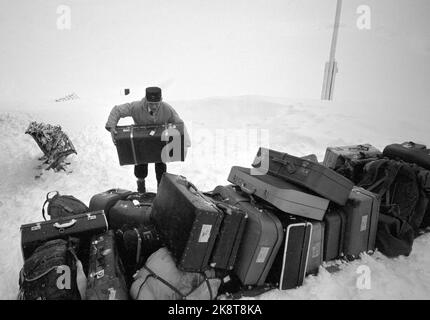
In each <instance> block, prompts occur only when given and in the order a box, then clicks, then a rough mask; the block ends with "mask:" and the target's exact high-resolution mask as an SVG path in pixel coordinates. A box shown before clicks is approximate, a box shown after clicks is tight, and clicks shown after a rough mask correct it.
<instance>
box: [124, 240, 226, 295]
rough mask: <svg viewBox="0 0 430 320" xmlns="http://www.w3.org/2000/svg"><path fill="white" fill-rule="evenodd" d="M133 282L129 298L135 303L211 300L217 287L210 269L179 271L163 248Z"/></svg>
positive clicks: (212, 270)
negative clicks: (142, 301) (203, 271)
mask: <svg viewBox="0 0 430 320" xmlns="http://www.w3.org/2000/svg"><path fill="white" fill-rule="evenodd" d="M134 279H135V280H134V282H133V284H132V286H131V289H130V295H131V297H132V298H133V299H135V300H184V299H186V300H213V299H215V298H216V296H217V294H218V288H219V286H220V284H221V280H220V279H218V278H215V271H214V269H208V270H206V273H199V272H185V271H181V270H179V269H178V268H177V267H176V264H175V261H174V260H173V257H172V255H171V254H170V252H169V251H168V250H167V248H161V249H159V250H158V251H156V252H154V253H153V254H152V255H151V256H150V257H149V258H148V260H147V262H146V264H145V265H144V266H143V268H142V269H140V270H139V272H138V273H137V274H136V275H135V278H134Z"/></svg>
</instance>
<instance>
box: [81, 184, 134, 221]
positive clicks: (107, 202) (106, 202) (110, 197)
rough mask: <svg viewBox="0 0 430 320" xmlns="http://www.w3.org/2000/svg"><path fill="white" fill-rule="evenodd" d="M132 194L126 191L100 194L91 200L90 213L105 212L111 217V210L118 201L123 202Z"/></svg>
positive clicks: (108, 191)
mask: <svg viewBox="0 0 430 320" xmlns="http://www.w3.org/2000/svg"><path fill="white" fill-rule="evenodd" d="M131 193H132V192H131V191H129V190H124V189H110V190H107V191H105V192H101V193H98V194H96V195H94V196H92V197H91V199H90V205H89V208H90V211H97V210H104V212H105V214H106V215H107V216H109V210H110V208H112V207H113V206H114V205H115V203H116V202H117V201H118V200H122V199H124V198H125V197H127V196H128V195H129V194H131Z"/></svg>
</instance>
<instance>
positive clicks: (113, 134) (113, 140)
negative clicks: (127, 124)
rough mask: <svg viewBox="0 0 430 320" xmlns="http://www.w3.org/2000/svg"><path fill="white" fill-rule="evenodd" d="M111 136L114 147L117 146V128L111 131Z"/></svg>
mask: <svg viewBox="0 0 430 320" xmlns="http://www.w3.org/2000/svg"><path fill="white" fill-rule="evenodd" d="M110 134H111V136H112V142H113V144H114V145H116V140H115V135H116V134H117V132H116V129H115V128H111V129H110Z"/></svg>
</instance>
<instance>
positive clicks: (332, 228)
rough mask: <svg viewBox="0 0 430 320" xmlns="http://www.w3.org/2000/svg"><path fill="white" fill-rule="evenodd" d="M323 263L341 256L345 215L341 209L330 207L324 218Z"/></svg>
mask: <svg viewBox="0 0 430 320" xmlns="http://www.w3.org/2000/svg"><path fill="white" fill-rule="evenodd" d="M324 224H325V230H324V254H323V260H324V261H331V260H335V259H338V258H340V257H341V256H342V255H343V239H344V234H345V227H346V213H345V211H344V209H343V208H341V207H335V206H331V207H329V209H328V210H327V213H326V215H325V216H324Z"/></svg>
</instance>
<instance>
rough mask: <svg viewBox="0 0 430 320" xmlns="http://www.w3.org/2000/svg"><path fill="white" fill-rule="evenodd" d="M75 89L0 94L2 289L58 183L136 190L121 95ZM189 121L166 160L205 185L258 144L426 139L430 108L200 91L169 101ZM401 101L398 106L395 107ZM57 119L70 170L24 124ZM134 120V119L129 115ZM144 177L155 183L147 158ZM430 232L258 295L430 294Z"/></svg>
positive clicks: (245, 161) (380, 143) (14, 282)
mask: <svg viewBox="0 0 430 320" xmlns="http://www.w3.org/2000/svg"><path fill="white" fill-rule="evenodd" d="M112 101H113V100H111V101H110V102H109V101H108V100H106V101H91V100H89V99H85V98H83V99H78V100H72V101H67V102H61V103H54V102H49V101H37V102H36V101H33V102H31V103H28V102H25V103H24V102H20V103H18V102H13V103H11V102H3V103H0V107H1V109H0V150H2V152H1V153H0V172H1V173H2V178H1V180H0V217H1V219H2V223H1V225H0V257H1V258H0V282H1V283H2V286H1V287H0V298H1V299H14V298H15V296H16V293H17V290H18V273H19V270H20V268H21V266H22V258H21V251H20V233H19V227H20V225H22V224H25V223H30V222H35V221H39V220H41V219H42V216H41V207H42V204H43V202H44V200H45V195H46V193H47V192H49V191H51V190H58V191H60V192H61V193H63V194H72V195H74V196H76V197H77V198H79V199H81V200H83V201H84V202H85V203H87V204H88V202H89V200H90V198H91V196H92V195H94V194H96V193H99V192H102V191H104V190H107V189H110V188H113V187H121V188H128V189H132V190H135V179H134V175H133V167H132V166H125V167H120V166H119V164H118V158H117V154H116V149H115V148H114V146H113V144H112V142H111V139H110V134H109V133H108V132H107V131H106V130H105V129H104V123H105V121H106V119H107V116H108V113H109V111H110V109H111V107H112V106H113V105H114V104H115V103H120V102H121V101H114V102H112ZM169 102H170V103H171V104H172V105H173V106H174V107H175V108H176V110H177V111H178V112H179V114H180V115H181V116H182V118H183V119H184V120H185V121H186V123H187V126H188V128H189V131H190V135H191V138H192V148H191V150H190V152H189V154H188V157H187V160H186V162H184V163H172V164H169V165H168V171H169V172H172V173H176V174H182V175H184V176H186V177H188V179H189V180H190V181H192V182H194V183H195V184H196V185H197V186H198V187H199V188H200V189H201V190H211V189H213V188H214V187H215V186H216V185H219V184H223V185H225V184H227V183H228V182H227V180H226V179H227V176H228V173H229V171H230V168H231V166H233V165H242V166H250V164H251V162H252V160H253V158H254V156H255V154H256V152H257V148H258V146H259V145H260V144H262V145H266V146H270V147H273V148H275V149H279V150H282V151H285V152H288V153H291V154H294V155H298V156H303V155H306V154H310V153H315V154H316V155H317V156H318V158H319V160H320V161H321V160H322V159H323V156H324V153H325V149H326V147H327V146H332V145H344V144H358V143H371V144H373V145H375V146H376V147H379V148H383V147H384V146H385V145H386V144H388V143H391V142H398V141H400V142H402V141H406V140H414V141H416V142H422V143H426V142H427V143H428V142H429V141H430V132H429V131H428V130H427V123H426V120H427V119H428V118H429V117H428V115H422V114H412V113H408V110H405V111H404V112H403V114H399V113H398V114H392V113H391V112H390V108H389V106H387V107H385V106H379V105H358V104H353V103H327V102H320V101H301V102H297V101H290V100H287V99H282V98H269V97H259V96H244V97H234V98H211V99H203V100H195V101H176V102H174V101H169ZM397 109H398V108H397ZM32 120H35V121H43V122H48V123H51V124H59V125H61V126H62V127H63V130H64V131H65V132H66V133H67V134H68V135H69V137H70V138H71V140H72V142H73V144H74V145H75V147H76V150H77V152H78V155H76V156H75V155H72V156H71V157H69V160H70V162H71V165H70V167H69V169H70V170H71V171H72V172H59V173H54V172H52V171H50V172H43V175H42V176H41V177H40V178H39V179H35V178H34V176H35V175H36V174H38V173H40V169H37V166H38V164H39V162H38V160H37V158H38V157H40V156H41V155H42V153H41V151H40V150H39V149H38V147H37V145H36V143H35V142H34V141H33V140H32V138H31V137H30V136H29V135H25V134H24V132H25V129H26V127H27V126H28V124H29V122H30V121H32ZM122 123H127V121H125V122H124V121H122ZM147 186H148V189H149V191H155V186H156V180H155V173H154V170H153V167H152V166H150V173H149V176H148V182H147ZM429 245H430V235H425V236H423V237H421V238H420V239H418V240H417V241H416V242H415V244H414V248H413V252H412V254H411V256H410V257H408V258H405V257H401V258H398V259H387V258H386V257H384V256H382V255H381V254H378V253H377V254H375V255H374V256H365V257H364V258H363V260H361V261H355V262H353V263H350V264H348V265H343V266H342V270H341V271H339V272H337V273H333V274H330V273H328V272H327V271H326V270H325V269H323V268H322V269H321V272H320V274H319V275H318V276H316V277H308V278H307V279H306V281H305V285H304V286H303V287H301V288H298V289H296V290H288V291H285V292H280V291H278V290H273V291H271V292H268V293H265V294H263V295H261V296H260V297H258V299H385V298H388V299H395V298H398V299H411V298H416V299H426V298H429V297H430V274H429V272H430V271H429V270H430V250H428V248H429ZM360 265H366V266H368V267H369V268H370V271H371V289H369V290H367V289H358V288H357V285H356V282H357V277H358V276H359V274H357V268H358V267H359V266H360Z"/></svg>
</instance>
